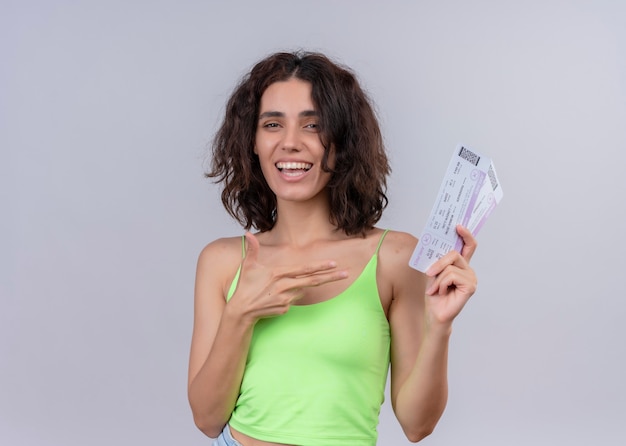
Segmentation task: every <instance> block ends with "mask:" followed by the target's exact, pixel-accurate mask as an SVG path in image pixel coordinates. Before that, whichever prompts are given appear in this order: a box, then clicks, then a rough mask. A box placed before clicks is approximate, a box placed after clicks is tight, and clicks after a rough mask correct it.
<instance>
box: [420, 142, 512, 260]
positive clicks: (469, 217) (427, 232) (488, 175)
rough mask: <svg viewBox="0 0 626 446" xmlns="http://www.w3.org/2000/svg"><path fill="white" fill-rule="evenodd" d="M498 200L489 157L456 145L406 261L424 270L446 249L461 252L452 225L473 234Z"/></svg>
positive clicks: (496, 184) (498, 186) (495, 180)
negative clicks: (414, 245)
mask: <svg viewBox="0 0 626 446" xmlns="http://www.w3.org/2000/svg"><path fill="white" fill-rule="evenodd" d="M500 200H502V187H501V186H500V182H499V181H498V177H497V175H496V169H495V167H494V165H493V161H492V160H491V159H490V158H488V157H486V156H483V155H481V154H479V153H478V152H477V151H475V150H473V149H470V148H468V147H467V146H463V145H459V146H458V147H457V148H456V149H455V150H454V154H453V155H452V159H451V160H450V163H449V164H448V169H447V171H446V174H445V177H444V179H443V182H442V183H441V187H440V188H439V194H438V195H437V199H436V200H435V205H434V206H433V208H432V210H431V212H430V216H429V217H428V222H427V224H426V227H425V228H424V230H423V231H422V234H421V236H420V238H419V242H418V243H417V246H416V247H415V250H414V251H413V255H412V256H411V260H410V261H409V265H410V266H411V267H413V268H415V269H416V270H418V271H422V272H426V270H427V269H428V268H429V267H430V266H431V265H432V264H433V263H435V262H436V261H437V260H438V259H439V258H441V257H442V256H444V255H445V254H447V253H448V252H450V250H452V249H454V250H456V251H458V252H461V249H462V248H463V239H462V238H461V237H460V236H459V235H458V234H457V232H456V225H458V224H460V225H463V226H465V227H466V228H468V229H469V230H470V231H471V233H472V235H474V236H476V234H478V231H479V230H480V229H481V228H482V226H483V224H484V223H485V220H486V219H487V217H488V216H489V215H490V214H491V212H492V211H493V209H494V208H495V207H496V205H497V204H498V203H500Z"/></svg>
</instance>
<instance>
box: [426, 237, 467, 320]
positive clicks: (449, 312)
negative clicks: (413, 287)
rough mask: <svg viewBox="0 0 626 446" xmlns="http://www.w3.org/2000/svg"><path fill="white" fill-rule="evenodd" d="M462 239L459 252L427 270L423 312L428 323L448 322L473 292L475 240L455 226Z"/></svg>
mask: <svg viewBox="0 0 626 446" xmlns="http://www.w3.org/2000/svg"><path fill="white" fill-rule="evenodd" d="M456 231H457V233H458V234H459V235H460V236H461V238H462V239H463V243H464V246H463V249H462V250H461V253H460V254H459V253H458V252H457V251H455V250H452V251H450V252H449V253H448V254H446V255H445V256H443V257H442V258H440V259H439V260H437V262H435V263H434V264H433V265H432V266H431V267H430V268H428V270H427V271H426V275H427V276H429V279H428V282H427V284H426V314H427V316H428V317H429V319H430V322H431V323H433V322H434V323H442V324H450V323H452V321H453V320H454V318H455V317H456V316H457V315H458V314H459V313H460V312H461V310H462V309H463V307H464V306H465V304H466V303H467V301H468V300H469V298H470V297H471V296H472V294H474V292H475V291H476V286H477V280H476V274H475V273H474V270H473V269H472V268H471V267H470V266H469V261H470V259H471V258H472V256H473V255H474V252H475V251H476V246H477V243H476V239H474V237H473V236H472V233H471V232H470V231H469V230H468V229H467V228H465V227H463V226H461V225H457V227H456Z"/></svg>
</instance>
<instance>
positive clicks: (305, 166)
mask: <svg viewBox="0 0 626 446" xmlns="http://www.w3.org/2000/svg"><path fill="white" fill-rule="evenodd" d="M276 167H278V168H279V169H281V170H282V169H287V170H309V169H310V168H311V167H313V164H309V163H295V162H284V163H276Z"/></svg>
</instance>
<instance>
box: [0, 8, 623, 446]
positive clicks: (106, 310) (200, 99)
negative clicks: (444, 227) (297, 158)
mask: <svg viewBox="0 0 626 446" xmlns="http://www.w3.org/2000/svg"><path fill="white" fill-rule="evenodd" d="M0 8H1V10H0V51H1V53H0V149H1V158H0V197H1V198H0V199H1V200H2V201H1V202H0V206H1V207H0V212H1V217H2V218H1V219H0V262H1V263H0V279H1V280H0V293H1V302H0V444H2V445H58V446H74V445H94V446H97V445H109V444H117V445H133V444H150V445H183V444H184V445H206V444H208V443H207V442H208V440H207V439H206V437H204V436H203V435H202V434H201V433H200V432H199V431H198V430H196V428H195V427H194V425H193V422H192V417H191V413H190V410H189V408H188V404H187V399H186V369H187V355H188V346H189V340H190V334H191V324H192V293H193V280H194V272H195V262H196V258H197V255H198V253H199V251H200V249H201V248H202V247H203V246H204V245H205V244H206V243H208V242H209V241H211V240H213V239H215V238H217V237H221V236H231V235H238V234H241V233H242V231H241V229H240V228H239V227H238V226H237V225H236V224H235V223H234V222H233V221H231V220H230V219H229V218H228V217H227V216H226V213H225V212H224V211H223V209H222V207H221V203H220V201H219V199H218V192H219V190H218V188H217V187H216V186H214V185H212V184H211V183H210V182H208V181H207V180H205V179H204V178H203V177H202V172H203V162H204V158H205V156H206V153H207V147H208V145H209V142H210V140H211V137H212V135H213V133H214V131H215V129H216V127H217V126H218V124H219V121H220V119H221V113H222V112H223V107H224V102H225V100H226V98H227V97H228V95H229V94H230V92H231V90H232V88H233V86H234V85H235V83H236V82H237V80H238V79H239V78H240V76H241V75H243V74H244V73H245V72H246V71H247V70H248V69H249V68H250V67H251V66H252V65H253V64H254V63H255V62H256V61H257V60H259V59H260V58H262V57H264V56H265V55H267V54H269V53H271V52H273V51H276V50H283V49H286V50H294V49H299V48H305V49H309V50H320V51H323V52H326V53H327V54H328V55H330V56H332V57H334V58H336V59H338V60H340V61H341V62H343V63H345V64H347V65H349V66H351V67H352V68H353V69H354V70H355V71H356V72H357V73H358V75H359V77H360V79H361V81H362V83H363V85H364V86H365V88H366V89H367V90H368V91H369V93H370V94H371V96H372V98H373V99H374V101H375V103H376V106H377V110H378V113H379V116H380V119H381V122H382V126H383V130H384V134H385V138H386V143H387V146H388V149H389V153H390V158H391V161H392V167H393V174H392V177H391V179H390V184H389V196H390V199H391V204H390V206H389V208H388V210H387V212H386V214H385V217H384V219H383V221H381V224H380V226H383V227H391V228H394V229H398V230H404V231H409V232H412V233H414V234H416V235H417V234H419V232H420V231H421V229H422V227H423V225H424V223H425V219H426V217H427V216H428V213H429V211H430V207H431V204H432V201H433V200H434V197H435V194H436V192H437V190H438V188H439V184H440V180H441V177H442V175H443V173H444V171H445V168H446V166H447V162H448V159H449V157H450V155H451V152H452V150H453V148H454V147H455V146H456V144H457V143H464V144H467V145H469V146H470V147H473V148H475V149H476V150H478V151H481V152H483V153H485V154H486V155H489V156H491V157H492V158H493V159H494V160H495V163H496V166H497V169H498V175H499V177H500V180H501V182H502V185H503V188H504V192H505V196H504V200H503V202H502V204H501V206H500V207H499V208H498V209H496V211H495V213H494V214H493V216H492V217H491V219H490V220H489V221H488V222H487V224H486V226H485V227H484V228H483V230H482V232H481V234H480V236H479V242H480V247H479V251H478V253H477V254H476V256H475V261H474V262H473V264H474V267H475V269H476V271H477V273H478V275H479V281H480V284H479V290H478V292H477V293H476V295H475V296H474V298H473V299H472V301H471V303H470V304H469V306H468V307H467V308H466V310H465V311H464V313H463V314H462V315H461V316H460V317H459V319H458V320H457V322H456V324H455V331H454V335H453V338H452V344H451V352H450V399H449V404H448V408H447V410H446V413H445V414H444V416H443V418H442V420H441V422H440V424H439V426H438V427H437V430H436V431H435V433H434V434H433V435H432V436H431V437H429V438H427V439H426V440H424V441H423V444H424V445H430V446H435V445H456V444H463V445H481V446H486V445H503V444H506V445H527V444H533V445H565V444H567V445H590V444H598V445H622V444H624V438H626V428H625V427H624V418H625V416H626V388H625V385H624V376H626V370H625V367H624V359H625V353H626V348H625V341H626V330H625V329H624V317H625V316H626V302H625V298H626V292H625V291H624V276H625V272H626V262H625V261H624V253H625V252H626V243H625V241H624V240H625V238H624V229H625V228H626V215H625V214H626V212H625V210H626V204H625V200H624V191H625V190H626V180H625V175H624V168H625V166H626V155H625V153H626V152H625V148H626V27H624V23H626V22H625V20H626V3H625V2H623V1H620V0H614V1H610V0H594V1H591V0H590V1H557V0H542V1H538V0H537V1H536V0H527V1H523V2H522V1H495V0H494V1H487V0H484V1H462V0H458V1H445V0H444V1H420V2H409V1H400V0H394V1H390V0H387V1H385V2H382V1H380V2H374V1H363V0H359V1H357V0H355V1H332V2H331V1H314V2H296V1H266V2H258V1H231V2H226V1H224V2H218V1H215V2H209V1H191V0H187V1H182V0H178V1H173V0H172V1H167V0H161V1H155V0H152V1H148V0H145V1H132V0H131V1H122V0H108V1H104V0H103V1H69V0H57V1H43V0H41V1H28V0H10V1H7V0H2V1H0ZM379 431H380V440H379V444H381V445H392V444H393V445H402V444H409V443H408V442H407V441H406V440H405V439H404V436H403V434H402V432H401V430H400V428H399V426H398V424H397V422H396V421H395V418H394V417H393V414H392V413H391V411H390V408H389V406H388V403H385V405H384V406H383V409H382V413H381V424H380V429H379Z"/></svg>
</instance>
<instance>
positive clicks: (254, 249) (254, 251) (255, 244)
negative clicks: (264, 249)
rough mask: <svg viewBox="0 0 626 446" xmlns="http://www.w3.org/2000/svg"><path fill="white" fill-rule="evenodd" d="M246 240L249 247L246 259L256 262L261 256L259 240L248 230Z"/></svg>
mask: <svg viewBox="0 0 626 446" xmlns="http://www.w3.org/2000/svg"><path fill="white" fill-rule="evenodd" d="M246 241H247V242H248V248H247V249H246V261H247V262H256V261H257V259H258V257H259V248H260V245H259V240H258V239H257V238H256V237H255V236H254V234H252V233H251V232H250V231H247V232H246Z"/></svg>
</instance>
